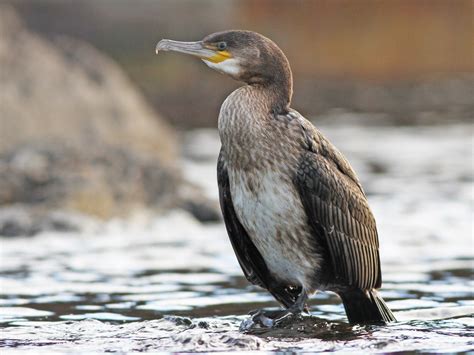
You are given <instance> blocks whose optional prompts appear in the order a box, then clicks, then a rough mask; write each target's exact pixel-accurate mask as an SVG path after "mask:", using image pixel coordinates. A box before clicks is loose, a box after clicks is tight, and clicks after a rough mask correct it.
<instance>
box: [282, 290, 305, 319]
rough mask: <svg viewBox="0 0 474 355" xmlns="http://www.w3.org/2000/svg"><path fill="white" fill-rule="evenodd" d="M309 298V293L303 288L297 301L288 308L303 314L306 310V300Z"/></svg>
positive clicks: (293, 312)
mask: <svg viewBox="0 0 474 355" xmlns="http://www.w3.org/2000/svg"><path fill="white" fill-rule="evenodd" d="M307 300H308V294H307V293H306V291H305V289H302V290H301V293H300V294H299V295H298V298H297V299H296V302H295V303H294V304H293V305H292V306H291V307H290V308H288V309H287V311H288V312H290V313H292V314H301V313H303V312H305V311H307V310H306V301H307Z"/></svg>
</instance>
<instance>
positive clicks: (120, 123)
mask: <svg viewBox="0 0 474 355" xmlns="http://www.w3.org/2000/svg"><path fill="white" fill-rule="evenodd" d="M473 13H474V12H473V2H472V1H471V0H449V1H447V0H446V1H445V0H410V1H403V0H399V1H397V0H390V1H388V0H371V1H369V0H359V1H352V0H331V1H329V0H314V1H310V0H292V1H290V0H287V1H284V0H239V1H237V0H226V1H221V0H202V1H192V0H156V1H152V0H81V1H77V0H0V236H2V238H1V239H0V328H1V332H0V347H4V346H6V347H11V349H12V351H15V349H22V348H24V347H26V348H28V349H29V350H31V351H35V350H37V349H39V348H38V347H41V350H42V351H50V350H51V351H52V350H59V351H62V352H64V351H68V350H71V351H74V352H77V351H83V352H87V353H89V352H97V351H99V352H102V351H119V352H123V351H127V350H130V351H148V350H150V349H151V350H163V349H165V350H176V351H181V350H189V351H195V350H197V351H206V350H212V351H216V350H233V349H236V348H238V349H246V350H256V349H260V350H262V349H269V350H275V349H291V350H292V351H293V350H294V349H298V348H301V349H308V350H311V351H316V350H319V351H326V350H330V351H334V350H338V349H342V350H347V349H348V347H352V348H353V349H357V350H356V351H361V349H367V351H369V352H370V351H373V349H378V351H388V352H390V351H413V350H417V349H418V350H427V351H431V352H433V351H439V350H440V349H447V350H446V351H469V350H472V344H473V341H474V339H473V337H472V336H471V337H469V333H468V330H467V329H468V328H469V327H471V328H470V329H471V331H472V326H473V323H472V314H473V313H474V300H473V289H474V284H473V278H472V275H473V274H472V270H473V265H474V264H473V260H474V258H473V254H472V251H473V250H474V249H473V238H472V235H473V234H472V233H473V225H472V221H473V220H474V219H473V216H474V210H473V206H474V203H473V191H474V190H473V183H472V182H473V175H474V169H473V125H472V122H473V117H474V95H473V92H474V58H473V46H472V45H473V42H472V39H473V38H474V33H473V32H474V31H473ZM232 28H239V29H248V30H254V31H257V32H260V33H262V34H264V35H266V36H267V37H269V38H271V39H273V40H274V41H275V42H276V43H277V44H278V45H279V46H280V47H281V48H282V49H283V51H284V52H285V53H286V55H287V56H288V59H289V61H290V63H291V66H292V69H293V74H294V96H293V103H292V107H293V108H295V109H296V110H298V111H300V112H301V113H302V114H303V115H305V117H307V118H308V119H310V120H312V121H313V123H314V124H315V125H316V126H317V127H318V128H319V129H320V130H321V131H322V132H323V133H324V134H325V135H326V136H327V137H328V138H329V139H330V140H331V141H332V142H333V143H334V144H335V145H336V146H337V147H338V148H339V149H340V150H341V151H342V152H343V153H344V154H345V155H346V157H347V158H348V160H349V161H350V162H351V164H352V165H353V167H354V168H355V170H356V171H357V173H358V175H359V177H360V180H361V182H362V185H363V186H364V189H365V191H366V194H367V197H368V199H369V203H370V205H371V208H372V209H373V212H374V214H375V216H376V220H377V224H378V230H379V238H380V251H381V260H382V270H383V278H384V284H383V289H382V295H383V297H384V299H385V300H386V301H387V302H388V304H389V306H390V307H391V308H392V309H393V310H394V311H395V312H396V316H397V318H398V319H399V320H413V319H416V320H423V322H418V321H413V322H411V323H410V322H408V323H396V324H394V325H392V326H390V327H387V328H384V329H379V328H371V329H372V330H370V329H369V330H367V329H365V328H360V330H359V331H354V329H352V328H350V327H346V326H345V325H344V322H345V313H344V310H343V308H342V306H341V304H340V302H339V300H338V299H337V297H335V296H334V295H329V294H326V293H318V294H317V295H316V296H315V297H313V299H312V301H311V305H310V306H311V307H310V309H311V312H312V314H313V315H314V316H316V317H321V318H323V320H324V322H323V323H320V325H318V327H317V329H318V331H317V332H316V333H314V332H315V330H314V329H316V328H311V330H310V335H309V338H308V339H307V340H305V341H298V342H291V341H286V340H285V341H279V342H276V343H274V342H273V341H272V340H262V339H261V338H256V337H251V336H247V335H245V334H242V333H240V332H238V329H239V324H240V322H241V321H242V320H243V319H245V317H246V316H245V315H246V314H247V312H248V311H249V310H251V309H255V308H260V307H276V304H275V302H274V301H273V299H272V298H271V296H269V295H268V293H266V292H263V291H262V290H261V289H259V288H257V287H253V286H251V285H249V284H248V282H246V280H245V279H244V277H243V276H242V272H241V270H240V268H239V265H238V263H237V262H236V259H235V257H234V255H233V252H232V249H231V246H230V243H229V242H228V239H227V236H226V232H225V227H224V225H223V222H222V220H221V217H220V211H219V207H218V201H217V196H218V194H217V184H216V176H215V165H216V158H217V154H218V151H219V145H220V143H219V139H218V136H217V130H216V127H217V116H218V111H219V108H220V105H221V103H222V101H223V100H224V99H225V97H226V96H227V95H228V94H229V93H230V92H231V91H232V90H233V89H235V88H236V87H238V86H239V85H241V84H239V83H236V82H234V81H232V80H231V79H229V78H227V77H225V76H223V75H220V74H218V73H217V72H214V71H212V70H209V68H207V67H206V66H205V64H204V63H202V62H200V61H198V60H196V59H194V58H189V57H186V56H180V55H177V54H174V53H160V55H158V56H157V55H155V45H156V43H157V42H158V41H159V40H160V39H162V38H168V39H175V40H184V41H194V40H199V39H202V38H203V37H204V36H205V35H207V34H209V33H212V32H216V31H221V30H225V29H232ZM33 236H34V237H33ZM170 315H171V316H170ZM214 316H225V317H214ZM91 319H95V320H96V321H91ZM433 319H436V321H435V322H436V323H433V322H432V321H431V320H433ZM441 319H446V320H445V321H442V320H441ZM33 320H35V321H34V322H31V321H33ZM326 322H335V323H326ZM123 323H126V324H123ZM326 325H327V327H326ZM334 327H336V328H337V329H336V328H334ZM295 329H296V327H295ZM157 334H158V335H159V336H158V337H157ZM471 335H472V334H471ZM298 336H299V335H298ZM306 336H307V335H305V337H306ZM328 339H329V340H330V341H325V340H328ZM315 349H316V350H315ZM382 349H383V350H382ZM2 350H3V349H2ZM2 354H3V352H2Z"/></svg>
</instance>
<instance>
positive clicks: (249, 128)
mask: <svg viewBox="0 0 474 355" xmlns="http://www.w3.org/2000/svg"><path fill="white" fill-rule="evenodd" d="M161 50H164V51H175V52H181V53H185V54H190V55H193V56H195V57H198V58H200V59H202V60H203V61H204V63H206V64H207V65H208V66H209V67H211V68H212V69H215V70H217V71H219V72H221V73H223V74H226V75H228V76H230V77H232V78H234V79H235V80H238V81H241V82H244V83H245V84H246V85H244V86H242V87H240V88H238V89H237V90H235V91H234V92H232V93H231V94H230V95H229V96H228V97H227V99H226V100H225V101H224V103H223V104H222V107H221V110H220V113H219V123H218V127H219V135H220V139H221V143H222V147H221V150H220V154H219V158H218V163H217V179H218V185H219V198H220V204H221V209H222V213H223V216H224V221H225V225H226V228H227V233H228V235H229V238H230V241H231V243H232V246H233V248H234V251H235V253H236V255H237V259H238V261H239V263H240V266H241V267H242V270H243V272H244V274H245V276H246V278H247V279H248V280H249V281H250V282H251V283H253V284H255V285H258V286H261V287H263V288H265V289H267V290H268V291H269V292H270V293H271V294H272V295H273V296H274V297H275V299H276V300H277V301H278V302H280V303H281V304H282V305H283V306H284V307H285V309H286V310H287V311H286V313H285V314H299V313H301V312H302V311H304V310H305V309H306V301H307V299H308V296H309V295H311V294H313V293H314V292H315V291H317V290H327V291H333V292H335V293H337V294H338V295H339V296H340V298H341V299H342V302H343V303H344V307H345V310H346V313H347V317H348V319H349V321H350V322H351V323H370V322H388V321H393V320H395V318H394V316H393V314H392V312H391V311H390V309H389V308H388V307H387V305H386V304H385V302H384V301H383V299H382V298H381V297H380V295H379V294H378V293H377V291H376V289H377V288H379V287H380V286H381V283H382V278H381V271H380V260H379V250H378V248H379V243H378V237H377V228H376V224H375V219H374V216H373V215H372V212H371V211H370V208H369V205H368V203H367V199H366V196H365V193H364V191H363V189H362V186H361V184H360V182H359V180H358V178H357V176H356V174H355V172H354V171H353V170H352V168H351V166H350V165H349V163H348V162H347V160H346V159H345V158H344V156H343V155H342V154H341V153H340V152H339V151H338V150H337V149H336V148H335V147H334V146H333V145H332V144H331V143H330V142H329V141H328V139H326V138H325V137H324V136H323V135H322V133H321V132H320V131H318V130H317V129H316V128H315V127H314V126H313V125H312V124H311V123H310V122H309V121H308V120H306V119H305V118H304V117H303V116H302V115H301V114H300V113H298V112H297V111H295V110H293V109H291V108H290V101H291V97H292V90H293V82H292V74H291V69H290V65H289V63H288V60H287V58H286V57H285V55H284V54H283V52H282V51H281V49H280V48H279V47H278V46H277V45H276V44H275V43H274V42H273V41H271V40H270V39H268V38H266V37H264V36H262V35H260V34H258V33H255V32H250V31H240V30H232V31H224V32H219V33H214V34H211V35H209V36H207V37H205V38H204V39H203V40H202V41H198V42H177V41H171V40H165V39H164V40H161V41H160V42H159V43H158V45H157V46H156V51H157V52H158V51H161ZM261 315H262V316H263V313H261ZM263 317H264V316H263ZM266 319H268V318H266Z"/></svg>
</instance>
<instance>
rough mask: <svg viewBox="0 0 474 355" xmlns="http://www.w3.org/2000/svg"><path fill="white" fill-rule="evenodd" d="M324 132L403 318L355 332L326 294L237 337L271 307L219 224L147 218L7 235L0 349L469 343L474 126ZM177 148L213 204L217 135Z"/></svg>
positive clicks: (195, 136)
mask: <svg viewBox="0 0 474 355" xmlns="http://www.w3.org/2000/svg"><path fill="white" fill-rule="evenodd" d="M323 132H325V133H326V134H327V136H328V137H329V138H330V139H331V140H332V141H333V142H334V143H335V144H336V145H337V146H338V147H340V149H341V150H342V151H343V152H344V153H345V154H346V155H347V157H348V158H349V160H350V161H351V163H352V164H353V166H354V167H355V169H356V170H357V171H358V173H359V176H360V178H361V180H362V183H363V185H364V186H365V188H366V192H367V195H368V197H369V200H370V204H371V206H372V208H373V211H374V214H375V216H376V218H377V221H378V226H379V235H380V245H381V258H382V270H383V280H384V282H383V288H382V291H381V293H382V295H383V297H384V298H385V300H386V301H387V303H388V305H389V306H390V307H391V309H392V310H394V312H395V314H396V316H397V318H398V320H399V321H398V322H396V323H393V324H390V325H388V326H355V327H351V326H349V325H347V323H346V318H345V314H344V311H343V307H342V306H341V304H340V302H339V300H338V299H337V297H336V296H334V295H331V294H325V293H324V294H323V293H321V294H317V295H315V296H314V297H313V298H312V301H311V313H312V317H311V318H305V319H303V320H299V321H296V322H295V323H290V324H286V325H285V324H284V325H283V326H282V328H280V329H272V330H261V329H260V330H259V329H255V330H253V331H251V332H250V333H251V334H248V333H244V332H241V331H239V326H240V324H241V322H242V321H243V320H245V319H247V318H248V316H247V313H248V312H249V311H250V310H253V309H256V308H261V307H266V308H272V307H276V304H275V302H274V301H273V300H272V298H271V297H270V296H269V295H268V294H267V293H266V292H263V291H262V290H260V289H258V288H255V287H253V286H251V285H249V284H248V283H247V282H246V281H245V279H244V278H243V277H242V273H241V271H240V268H239V266H238V264H237V262H236V259H235V257H234V255H233V252H232V249H231V247H230V244H229V242H228V240H227V236H226V233H225V229H224V226H223V224H213V225H203V224H201V223H199V222H197V221H196V220H194V219H193V218H192V217H191V216H189V215H187V214H185V213H183V212H170V213H169V215H167V216H163V217H159V218H156V217H153V215H147V214H141V215H137V216H135V217H134V218H131V219H130V220H126V221H125V220H116V221H111V222H108V223H107V224H105V225H100V224H97V225H96V224H91V225H88V226H86V228H85V230H84V231H83V232H81V233H70V234H61V233H43V234H41V235H38V236H35V237H30V238H26V237H25V238H12V239H3V240H1V249H0V250H1V255H0V287H1V298H0V327H1V328H0V330H1V333H0V346H1V347H2V349H1V353H2V354H9V353H18V352H21V353H23V352H27V353H32V354H38V353H42V352H44V353H51V352H70V351H74V352H76V353H81V352H82V353H90V352H106V351H107V352H114V351H121V352H144V351H149V352H152V351H231V350H232V351H234V350H247V351H249V350H267V351H274V350H292V351H298V350H304V351H316V352H318V351H337V350H340V351H347V352H351V351H353V352H360V351H363V352H364V353H367V352H391V351H393V352H396V351H410V350H419V351H421V350H423V351H444V352H448V351H469V350H472V349H474V332H473V329H474V328H473V327H474V321H473V318H472V315H473V312H474V301H473V293H472V292H473V280H472V275H473V274H472V267H473V249H472V248H473V242H472V217H473V208H472V207H473V184H472V178H473V176H472V174H473V171H472V162H471V159H472V131H471V128H470V127H469V126H465V125H459V126H449V127H448V126H446V127H409V128H407V127H402V128H400V127H396V128H395V127H382V128H381V127H379V128H374V127H371V128H367V127H354V126H352V127H351V126H349V127H347V126H346V127H344V128H342V127H323ZM185 141H186V145H185V146H186V149H185V151H184V158H183V164H184V166H185V170H186V174H187V176H188V178H189V179H190V180H192V181H194V182H195V183H197V184H201V185H202V186H203V187H204V189H205V191H206V193H208V194H209V196H210V197H213V198H215V197H216V195H217V193H216V189H217V187H216V182H215V167H214V165H215V160H216V154H217V152H218V147H219V144H218V140H217V136H216V134H215V132H214V131H197V132H193V133H191V134H187V135H186V137H185Z"/></svg>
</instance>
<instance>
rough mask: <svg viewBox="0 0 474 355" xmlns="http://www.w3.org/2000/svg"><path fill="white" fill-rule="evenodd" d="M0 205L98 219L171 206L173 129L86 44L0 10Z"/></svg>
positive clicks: (177, 176) (174, 171)
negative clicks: (52, 35) (53, 35)
mask: <svg viewBox="0 0 474 355" xmlns="http://www.w3.org/2000/svg"><path fill="white" fill-rule="evenodd" d="M0 68H1V75H0V88H1V89H0V102H1V105H0V206H2V205H3V206H6V205H12V204H26V205H28V206H36V207H38V208H40V209H52V208H53V209H67V210H73V211H79V212H82V213H85V214H89V215H93V216H98V217H102V218H107V217H111V216H114V215H126V214H128V213H129V212H131V210H133V209H134V208H135V207H144V206H151V207H163V206H165V207H166V206H169V205H173V204H176V200H177V197H176V194H177V191H178V186H179V185H180V181H181V178H180V174H179V173H178V169H177V167H176V165H175V160H176V141H175V133H174V131H173V130H172V129H171V128H170V127H169V126H168V125H167V124H166V123H165V122H163V120H162V119H161V118H160V117H159V116H158V115H157V114H156V113H155V112H154V111H153V109H152V108H151V107H150V106H149V105H148V104H147V103H146V102H145V100H144V99H143V98H142V96H141V95H140V94H139V93H138V92H137V90H136V89H135V88H134V87H133V85H132V84H131V82H130V81H129V80H128V79H127V78H126V76H125V75H124V74H123V73H122V71H121V70H120V69H119V67H118V66H117V65H116V64H115V63H114V62H112V61H111V60H110V59H108V58H106V57H105V56H103V55H102V54H100V53H99V52H98V51H97V50H95V49H93V48H92V47H91V46H89V45H87V44H85V43H83V42H81V41H78V40H71V39H67V38H61V39H60V40H59V41H58V42H56V43H52V42H50V41H48V40H45V39H44V38H42V37H41V36H39V35H37V34H35V33H32V32H30V31H29V30H27V29H25V28H24V27H23V25H22V24H21V22H20V21H19V19H18V17H17V16H16V15H15V13H14V11H13V10H12V9H11V8H9V7H8V6H1V7H0Z"/></svg>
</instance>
